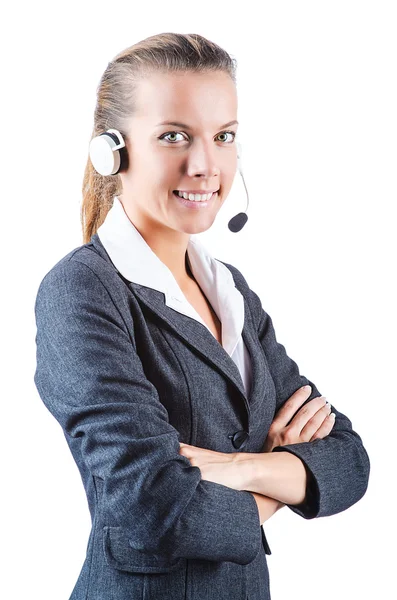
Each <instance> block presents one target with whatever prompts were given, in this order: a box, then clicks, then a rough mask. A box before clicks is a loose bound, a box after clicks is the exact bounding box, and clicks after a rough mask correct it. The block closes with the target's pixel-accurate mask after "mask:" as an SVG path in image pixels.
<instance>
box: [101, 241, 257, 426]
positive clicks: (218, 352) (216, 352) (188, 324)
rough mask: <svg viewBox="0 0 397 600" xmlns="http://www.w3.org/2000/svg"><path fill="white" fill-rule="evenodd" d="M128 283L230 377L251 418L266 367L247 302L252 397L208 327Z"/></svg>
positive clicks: (245, 332) (160, 294) (245, 328)
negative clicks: (251, 410) (251, 411)
mask: <svg viewBox="0 0 397 600" xmlns="http://www.w3.org/2000/svg"><path fill="white" fill-rule="evenodd" d="M91 242H92V244H93V245H94V246H95V248H96V249H97V251H98V252H99V253H100V255H101V256H102V257H103V258H105V260H107V261H108V262H110V263H111V265H112V266H113V268H115V267H114V265H113V263H112V262H111V260H110V258H109V256H108V254H107V252H106V250H105V249H104V247H103V245H102V243H101V241H100V240H99V237H98V236H97V235H96V234H94V235H93V236H92V238H91ZM116 270H117V269H116ZM124 280H125V279H124ZM125 281H126V283H127V284H128V286H129V288H130V289H131V290H132V292H133V293H134V295H135V296H136V297H137V298H138V300H140V301H141V302H142V303H143V304H144V305H145V306H146V307H147V308H148V309H149V310H150V311H152V312H153V313H154V314H155V315H156V317H158V318H159V319H161V321H162V322H163V323H164V324H165V325H166V326H168V327H169V328H170V329H172V331H173V333H174V334H175V335H177V336H178V337H179V338H181V339H182V340H183V341H184V342H185V343H186V344H188V345H189V346H190V347H191V349H192V350H193V351H195V352H197V353H198V354H199V355H200V357H201V358H202V359H203V360H206V361H208V362H209V363H211V364H212V365H213V366H214V367H215V368H216V369H218V371H220V372H221V373H222V374H223V375H224V376H225V377H227V379H228V380H229V381H230V382H231V383H232V384H233V385H234V386H235V387H236V388H237V390H238V391H239V392H240V394H241V396H242V398H243V401H244V404H245V407H246V411H247V413H248V415H249V413H250V404H251V405H253V404H254V403H255V402H256V401H257V400H259V398H263V396H264V394H265V383H266V382H265V371H266V367H265V358H264V355H263V350H262V348H261V346H260V342H259V339H258V336H257V333H256V330H255V325H254V323H253V320H252V317H251V312H250V309H249V306H248V304H247V301H246V299H245V298H244V326H243V330H242V337H243V340H244V342H245V344H246V346H247V348H248V351H249V353H250V356H251V366H252V385H251V392H250V394H249V395H247V394H246V391H245V388H244V384H243V381H242V379H241V375H240V371H239V370H238V368H237V365H236V363H235V362H234V360H233V359H232V358H231V356H229V354H228V353H227V352H226V350H225V349H224V348H223V346H222V345H221V344H220V343H219V342H218V341H217V340H216V338H215V337H214V336H213V335H212V333H211V332H210V331H209V330H208V329H207V327H205V325H203V324H202V323H200V322H199V321H197V320H196V319H193V318H191V317H189V316H187V315H184V314H182V313H180V312H178V311H177V310H174V309H173V308H171V307H170V306H167V304H166V303H165V297H164V294H163V292H159V291H158V290H155V289H153V288H149V287H146V286H143V285H140V284H137V283H135V282H130V281H127V280H125ZM243 297H244V296H243Z"/></svg>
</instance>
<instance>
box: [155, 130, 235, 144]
mask: <svg viewBox="0 0 397 600" xmlns="http://www.w3.org/2000/svg"><path fill="white" fill-rule="evenodd" d="M228 133H229V134H230V135H232V139H231V141H230V142H227V143H229V144H230V143H232V142H233V141H234V139H235V137H236V133H235V132H234V131H222V133H219V134H218V135H227V134H228ZM169 135H182V134H181V133H180V132H179V131H168V132H167V133H163V135H160V137H159V140H165V139H166V138H167V137H168V136H169ZM166 141H168V142H171V144H175V143H176V142H178V141H180V140H166ZM221 141H222V140H221Z"/></svg>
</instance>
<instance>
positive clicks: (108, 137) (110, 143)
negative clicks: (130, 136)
mask: <svg viewBox="0 0 397 600" xmlns="http://www.w3.org/2000/svg"><path fill="white" fill-rule="evenodd" d="M89 155H90V159H91V162H92V165H93V167H94V169H95V170H96V171H97V172H98V173H99V174H100V175H116V174H117V173H118V172H119V171H120V170H124V169H126V168H128V164H127V162H128V156H127V151H126V147H125V142H124V139H123V136H122V135H121V133H120V132H119V131H118V130H117V129H108V130H107V131H105V132H104V133H101V134H100V135H97V136H96V137H94V138H92V140H91V142H90V146H89Z"/></svg>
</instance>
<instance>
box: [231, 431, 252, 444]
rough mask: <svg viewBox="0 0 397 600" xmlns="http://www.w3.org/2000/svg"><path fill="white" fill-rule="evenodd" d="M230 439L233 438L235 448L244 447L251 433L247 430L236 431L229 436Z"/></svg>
mask: <svg viewBox="0 0 397 600" xmlns="http://www.w3.org/2000/svg"><path fill="white" fill-rule="evenodd" d="M228 438H229V440H232V444H233V446H234V447H235V448H244V446H245V445H246V443H247V440H248V438H249V435H248V433H247V432H246V431H244V430H242V431H236V433H233V434H232V435H229V436H228Z"/></svg>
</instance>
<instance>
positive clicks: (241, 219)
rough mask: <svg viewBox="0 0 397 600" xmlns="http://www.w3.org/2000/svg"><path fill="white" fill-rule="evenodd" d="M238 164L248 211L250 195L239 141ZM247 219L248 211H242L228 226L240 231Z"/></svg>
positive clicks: (232, 229)
mask: <svg viewBox="0 0 397 600" xmlns="http://www.w3.org/2000/svg"><path fill="white" fill-rule="evenodd" d="M237 165H238V170H239V171H240V175H241V177H242V178H243V183H244V187H245V192H246V194H247V206H246V207H245V211H247V209H248V205H249V196H248V190H247V186H246V185H245V180H244V175H243V165H242V160H241V144H239V143H238V142H237ZM247 221H248V215H247V214H246V212H240V213H238V214H237V215H235V216H234V217H232V218H231V219H230V221H229V223H228V225H227V226H228V227H229V229H230V231H232V232H233V233H238V232H239V231H241V230H242V228H243V227H244V225H245V224H246V222H247Z"/></svg>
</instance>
